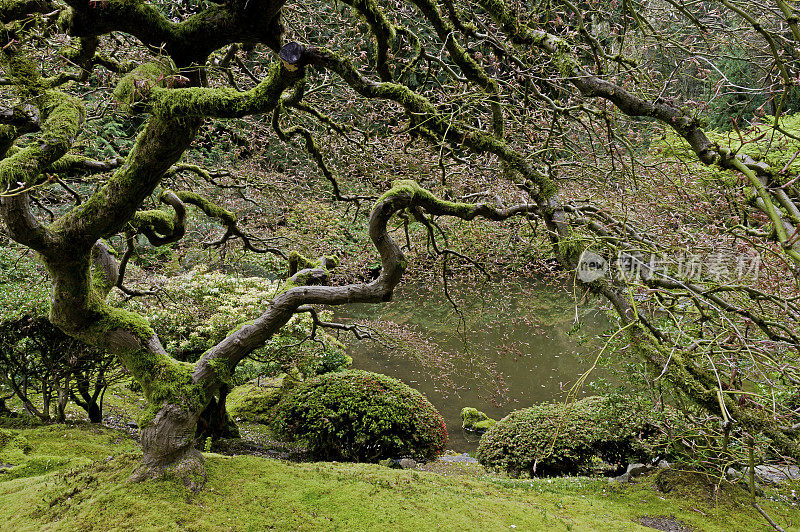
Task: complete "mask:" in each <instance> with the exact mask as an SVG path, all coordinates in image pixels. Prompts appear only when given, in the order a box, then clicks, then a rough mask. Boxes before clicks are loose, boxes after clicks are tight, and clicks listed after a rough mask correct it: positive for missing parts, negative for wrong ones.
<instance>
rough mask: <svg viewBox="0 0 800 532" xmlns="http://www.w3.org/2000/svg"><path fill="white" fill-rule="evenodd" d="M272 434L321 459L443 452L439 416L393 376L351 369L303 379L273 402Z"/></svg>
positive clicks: (444, 435) (424, 456) (443, 430)
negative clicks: (276, 402)
mask: <svg viewBox="0 0 800 532" xmlns="http://www.w3.org/2000/svg"><path fill="white" fill-rule="evenodd" d="M276 408H277V415H276V421H275V425H274V427H273V428H274V429H275V430H276V432H277V433H278V434H279V435H280V436H281V437H284V438H287V439H289V440H290V441H297V442H298V443H300V444H302V445H304V446H306V447H307V449H308V451H309V452H310V454H311V455H312V456H313V457H314V458H317V459H320V460H337V461H358V462H377V461H379V460H381V459H385V458H396V457H400V456H411V457H413V458H415V459H418V460H428V459H431V458H433V457H435V456H437V455H439V454H441V453H442V452H443V451H444V447H445V444H446V442H447V429H446V427H445V423H444V419H443V418H442V416H441V415H440V414H439V412H437V411H436V409H435V408H434V407H433V405H432V404H431V403H430V402H429V401H428V400H427V399H426V398H425V397H424V396H423V395H422V394H421V393H419V392H418V391H417V390H415V389H413V388H411V387H410V386H407V385H406V384H403V383H402V382H400V381H399V380H397V379H393V378H391V377H387V376H385V375H379V374H377V373H370V372H367V371H360V370H352V371H343V372H335V373H328V374H325V375H321V376H318V377H315V378H313V379H310V380H308V381H305V382H304V383H303V384H301V385H300V386H298V387H297V388H295V389H294V390H292V391H291V392H290V393H288V394H287V395H286V397H284V398H283V399H282V400H281V402H280V403H278V405H277V407H276Z"/></svg>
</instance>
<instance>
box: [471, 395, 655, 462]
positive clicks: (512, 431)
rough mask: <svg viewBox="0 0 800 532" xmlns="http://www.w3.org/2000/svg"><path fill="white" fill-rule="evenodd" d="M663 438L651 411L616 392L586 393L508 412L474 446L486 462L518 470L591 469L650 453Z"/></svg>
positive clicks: (640, 458) (649, 454) (651, 453)
mask: <svg viewBox="0 0 800 532" xmlns="http://www.w3.org/2000/svg"><path fill="white" fill-rule="evenodd" d="M667 441H668V438H667V437H666V435H665V434H664V433H663V431H662V430H661V429H660V428H659V426H658V424H657V422H656V415H655V414H654V413H653V412H652V410H651V409H650V408H648V407H646V406H644V405H642V404H640V403H638V402H636V401H634V400H631V399H626V398H623V397H619V396H614V397H587V398H585V399H581V400H580V401H576V402H575V403H573V404H571V405H565V404H564V403H542V404H538V405H536V406H533V407H531V408H525V409H522V410H517V411H515V412H512V413H511V414H509V415H508V416H506V417H505V418H503V419H501V420H500V421H498V422H497V424H496V425H495V426H494V427H493V428H491V429H489V430H488V431H487V432H486V433H485V434H484V435H483V437H482V438H481V441H480V444H479V446H478V459H479V460H480V462H481V464H483V465H484V466H486V467H489V468H492V469H496V470H501V471H506V472H508V473H509V474H511V475H513V476H519V475H521V474H530V475H534V474H535V475H552V474H590V473H592V472H595V471H596V470H597V469H598V466H600V465H601V462H600V460H602V461H603V462H605V463H607V464H610V465H619V466H622V467H624V466H625V465H626V464H627V462H628V461H631V460H644V459H648V458H654V457H655V456H656V455H657V454H658V449H660V448H662V446H664V445H666V443H667Z"/></svg>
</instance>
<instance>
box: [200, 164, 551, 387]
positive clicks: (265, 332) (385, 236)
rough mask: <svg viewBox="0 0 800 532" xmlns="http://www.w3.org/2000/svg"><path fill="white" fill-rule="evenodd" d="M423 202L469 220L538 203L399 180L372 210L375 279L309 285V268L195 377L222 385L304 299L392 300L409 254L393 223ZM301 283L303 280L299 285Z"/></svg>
mask: <svg viewBox="0 0 800 532" xmlns="http://www.w3.org/2000/svg"><path fill="white" fill-rule="evenodd" d="M408 208H420V209H422V210H424V211H425V212H427V213H429V214H432V215H437V216H453V217H457V218H461V219H464V220H472V219H474V218H476V217H482V218H486V219H488V220H495V221H501V220H505V219H507V218H510V217H512V216H515V215H521V214H527V213H530V212H534V211H536V209H537V206H536V205H535V204H521V205H515V206H512V207H509V208H505V209H497V208H495V207H492V206H489V205H486V204H472V203H453V202H449V201H444V200H441V199H439V198H437V197H436V196H434V195H433V194H431V193H430V192H428V191H426V190H424V189H423V188H421V187H420V186H419V185H418V184H417V183H416V182H414V181H406V180H402V181H397V182H396V183H395V184H394V186H393V187H392V188H391V190H389V191H388V192H387V193H386V194H384V195H383V196H382V197H381V198H380V199H378V201H377V204H376V205H375V208H374V209H373V210H372V214H371V215H370V221H369V234H370V238H371V239H372V242H373V243H374V245H375V247H376V249H377V250H378V253H379V254H380V257H381V265H382V270H381V275H380V276H379V277H378V278H377V279H375V280H374V281H372V282H371V283H359V284H350V285H345V286H336V287H331V286H306V283H304V282H303V272H304V271H305V272H308V273H309V275H310V276H311V277H313V278H317V277H318V275H314V274H318V273H319V272H318V271H317V270H301V271H300V272H298V273H297V274H296V275H295V276H293V277H292V279H291V280H290V281H289V282H288V283H287V285H286V286H285V287H284V290H283V292H282V293H280V294H279V295H278V296H277V297H275V298H274V299H273V300H272V302H271V304H270V306H269V309H268V310H267V311H266V312H265V313H264V314H263V315H261V316H260V317H259V318H258V319H256V320H255V321H254V322H253V323H252V324H250V325H246V326H244V327H242V328H241V329H239V330H238V331H236V332H235V333H233V334H231V335H230V336H228V337H227V338H226V339H225V340H223V341H222V342H220V343H219V344H218V345H217V346H215V347H214V348H212V349H211V350H209V351H208V352H207V353H206V354H205V355H204V356H203V357H202V358H201V359H200V361H199V362H198V363H197V365H196V366H195V369H194V373H193V375H192V379H193V381H194V382H195V383H197V384H199V385H201V386H202V387H203V388H204V389H205V390H206V393H208V392H210V391H213V390H215V389H216V387H217V386H218V383H219V379H220V378H225V377H226V375H225V374H222V375H220V374H218V373H217V370H220V369H223V371H232V369H233V368H234V367H235V366H236V364H237V363H238V362H239V361H240V360H242V359H243V358H244V357H245V356H246V355H247V354H248V353H250V352H251V351H253V350H254V349H256V348H257V347H259V346H260V345H262V344H263V343H264V342H266V341H267V340H269V338H270V337H271V336H272V335H273V334H275V333H276V332H277V331H278V330H279V329H280V328H281V327H282V326H283V325H284V324H285V323H286V322H288V321H289V319H290V318H291V317H292V315H293V314H294V313H296V312H297V311H298V309H299V308H300V307H303V306H304V305H314V304H317V305H344V304H348V303H379V302H382V301H389V300H390V299H391V297H392V293H393V291H394V288H395V287H396V286H397V284H398V283H399V282H400V279H401V277H402V275H403V273H404V271H405V269H406V259H405V257H404V255H403V252H402V251H401V250H400V247H399V246H398V245H397V243H396V242H395V241H394V239H392V237H391V235H390V234H389V231H388V230H387V224H388V223H389V220H390V219H391V218H392V216H393V215H394V214H395V213H397V212H400V211H402V210H404V209H408ZM299 283H303V284H302V285H299V286H298V284H299Z"/></svg>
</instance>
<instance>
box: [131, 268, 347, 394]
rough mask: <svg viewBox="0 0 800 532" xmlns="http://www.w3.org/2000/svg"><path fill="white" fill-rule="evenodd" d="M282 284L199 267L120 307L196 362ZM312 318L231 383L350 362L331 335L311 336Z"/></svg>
mask: <svg viewBox="0 0 800 532" xmlns="http://www.w3.org/2000/svg"><path fill="white" fill-rule="evenodd" d="M281 284H282V283H281V282H280V281H271V280H269V279H264V278H261V277H238V276H234V275H228V274H225V273H222V272H218V271H213V272H212V271H207V269H205V268H204V267H198V268H195V269H193V270H192V271H190V272H188V273H185V274H182V275H176V276H173V277H169V278H165V279H163V284H162V288H163V294H161V295H159V297H157V298H154V297H148V298H136V299H132V300H129V301H127V302H124V303H121V305H122V306H123V307H124V308H127V309H128V310H131V311H134V312H138V313H139V314H141V315H143V316H144V317H145V318H147V319H148V320H150V323H151V324H152V326H153V328H154V329H155V330H156V332H157V333H158V335H159V337H160V338H161V340H162V342H164V347H165V348H166V349H167V351H168V352H169V353H170V354H172V355H173V356H174V357H176V358H178V359H179V360H185V361H195V360H197V359H198V358H199V357H200V356H201V355H202V354H203V353H204V352H205V351H207V350H208V349H210V348H211V347H213V346H214V345H215V344H217V343H218V342H219V341H221V340H222V339H223V338H225V337H226V336H227V335H228V334H230V333H231V332H232V331H234V330H235V329H237V328H238V327H241V326H242V325H243V324H245V323H247V322H249V321H252V320H254V319H255V318H257V317H258V316H259V315H261V314H262V313H263V312H264V310H265V309H266V307H267V305H268V304H269V301H270V300H271V299H272V298H273V297H274V296H275V295H276V294H277V292H278V290H279V288H280V286H281ZM311 328H312V327H311V317H310V316H309V315H307V314H300V315H297V316H294V317H293V318H292V319H291V320H290V321H289V323H287V324H286V325H285V326H284V327H283V328H282V329H281V330H280V331H279V332H278V334H276V335H275V336H273V338H272V339H270V341H269V342H267V343H266V344H265V345H264V346H263V347H261V348H260V349H258V350H256V351H254V352H253V353H252V354H251V359H250V360H248V361H245V362H243V363H242V364H240V365H239V367H238V368H237V371H236V374H235V380H237V381H240V382H241V381H245V380H248V379H250V378H254V377H256V376H258V375H268V374H274V373H278V372H281V371H288V370H289V369H290V368H292V367H296V368H297V369H299V370H300V371H301V372H302V373H303V374H304V375H306V376H313V375H317V374H320V373H326V372H328V371H335V370H338V369H342V368H344V367H347V366H348V365H349V364H350V361H351V360H350V357H348V356H347V355H346V354H345V352H344V346H343V345H342V344H341V343H340V342H339V341H338V340H336V339H335V338H333V337H332V336H330V335H328V334H325V333H324V332H322V331H319V330H318V331H317V334H316V335H315V337H314V338H310V334H311Z"/></svg>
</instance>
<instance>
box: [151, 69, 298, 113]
mask: <svg viewBox="0 0 800 532" xmlns="http://www.w3.org/2000/svg"><path fill="white" fill-rule="evenodd" d="M300 74H302V72H300V71H298V75H300ZM297 79H298V78H297V77H296V76H292V75H289V74H287V72H286V71H285V70H283V69H282V67H281V65H280V63H275V64H274V65H272V67H271V68H270V71H269V73H268V74H267V77H266V78H265V79H264V80H263V81H262V82H261V83H259V84H258V85H256V86H255V87H254V88H253V89H250V90H249V91H243V92H240V91H237V90H235V89H228V88H217V89H209V88H206V87H191V88H185V89H181V88H171V89H167V88H158V87H155V88H153V90H152V95H151V97H150V100H149V105H150V112H151V113H152V114H153V115H154V116H157V117H160V118H164V119H166V118H176V117H218V118H237V117H242V116H247V115H252V114H259V113H266V112H269V111H271V110H272V109H274V108H275V106H276V105H278V103H279V102H280V97H281V94H283V91H284V90H285V89H286V88H287V87H288V86H290V85H291V84H292V83H294V82H295V81H297Z"/></svg>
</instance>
